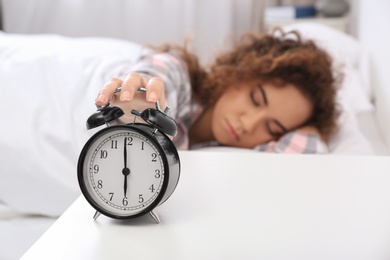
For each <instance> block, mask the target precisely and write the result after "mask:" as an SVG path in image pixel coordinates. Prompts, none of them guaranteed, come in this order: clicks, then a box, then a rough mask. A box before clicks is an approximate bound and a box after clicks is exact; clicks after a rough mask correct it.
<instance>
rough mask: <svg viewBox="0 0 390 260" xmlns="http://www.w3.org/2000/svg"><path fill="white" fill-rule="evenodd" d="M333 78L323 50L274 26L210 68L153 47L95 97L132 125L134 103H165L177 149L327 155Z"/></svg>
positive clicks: (177, 51)
mask: <svg viewBox="0 0 390 260" xmlns="http://www.w3.org/2000/svg"><path fill="white" fill-rule="evenodd" d="M335 75H336V74H335V73H333V71H332V60H331V58H330V56H329V55H328V54H327V53H326V52H325V51H324V50H322V49H320V48H319V47H318V46H317V45H316V44H315V43H314V42H312V41H303V40H302V39H301V37H300V35H299V34H298V33H297V32H295V31H292V32H288V33H285V32H283V31H282V30H280V29H278V30H275V31H273V32H272V33H270V34H260V35H254V34H247V35H244V36H243V37H242V38H241V40H240V41H239V42H237V43H236V45H235V46H234V48H232V49H231V50H230V51H228V52H225V53H222V54H221V55H219V56H218V57H216V59H215V61H214V63H213V64H211V66H209V67H207V68H203V67H201V66H200V64H199V61H198V58H197V57H196V56H195V55H194V54H192V53H190V52H189V51H188V50H187V49H186V48H184V47H183V48H182V47H177V46H172V45H165V46H161V47H159V48H155V49H154V50H153V51H152V52H150V53H148V54H146V55H144V56H142V57H141V58H140V59H139V61H138V62H137V63H136V64H134V66H133V67H132V69H131V71H130V72H129V73H128V74H127V75H126V76H124V77H123V78H113V79H112V80H110V81H109V82H107V83H106V84H105V85H104V86H103V88H102V89H101V91H100V92H99V94H98V96H97V98H96V101H95V102H96V105H98V106H104V105H105V104H107V103H108V102H109V100H111V104H113V105H116V106H119V107H121V108H122V109H123V110H124V111H125V115H124V116H123V117H122V118H121V121H122V123H130V122H131V119H130V118H131V114H130V110H131V108H133V106H134V104H133V102H131V101H133V100H142V102H144V103H145V102H156V101H157V100H158V101H159V103H160V105H161V107H162V108H164V107H165V106H169V107H170V109H171V116H172V117H173V118H174V119H175V120H176V122H177V124H178V129H179V131H178V134H177V135H176V136H175V137H174V139H173V141H174V143H175V145H176V146H177V148H178V149H182V150H183V149H194V148H198V147H205V146H216V145H218V146H230V147H240V148H250V149H256V150H259V151H266V152H275V153H327V151H328V149H327V146H326V141H327V140H328V138H329V137H330V136H331V134H332V133H333V131H334V130H335V129H336V119H337V117H338V115H339V111H338V107H337V104H336V92H337V85H338V82H339V81H338V80H337V77H336V76H335ZM140 87H143V88H146V96H145V95H140V94H139V92H137V90H138V88H140ZM117 88H121V91H120V92H119V93H117V94H114V92H115V90H116V89H117ZM145 99H146V101H145ZM150 104H151V103H149V106H150Z"/></svg>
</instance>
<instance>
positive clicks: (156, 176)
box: [154, 169, 161, 179]
mask: <svg viewBox="0 0 390 260" xmlns="http://www.w3.org/2000/svg"><path fill="white" fill-rule="evenodd" d="M154 172H155V173H156V174H155V175H154V177H155V178H156V179H158V178H160V177H161V174H160V170H159V169H156V170H155V171H154Z"/></svg>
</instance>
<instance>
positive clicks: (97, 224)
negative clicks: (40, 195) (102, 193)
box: [22, 151, 390, 260]
mask: <svg viewBox="0 0 390 260" xmlns="http://www.w3.org/2000/svg"><path fill="white" fill-rule="evenodd" d="M180 158H181V163H182V171H181V179H180V181H179V185H178V187H177V189H176V191H175V192H174V193H173V195H172V197H171V198H170V199H169V200H168V201H166V202H165V203H164V204H163V205H161V206H160V207H158V208H157V209H156V211H157V213H158V214H159V216H160V219H161V223H160V224H156V223H155V222H154V221H153V219H152V218H151V217H150V216H149V215H145V216H143V217H141V218H139V219H135V220H125V221H123V220H114V219H110V218H107V217H105V216H103V215H102V216H100V217H99V218H98V219H97V220H96V221H94V220H93V218H92V217H93V214H94V209H93V208H92V207H91V206H90V205H89V204H88V203H87V202H86V200H85V199H84V198H83V197H80V198H79V199H78V200H76V201H75V203H74V204H73V205H72V206H71V207H70V208H69V209H68V210H67V211H66V212H65V213H64V214H63V215H62V216H61V217H60V218H59V219H58V221H57V222H56V223H55V224H54V225H53V226H52V227H51V228H50V229H49V230H48V231H47V232H46V233H45V234H44V235H43V236H42V237H41V238H40V239H39V240H38V241H37V242H36V243H35V244H34V245H33V247H32V248H30V250H29V251H27V252H26V254H25V255H24V256H23V258H22V259H23V260H27V259H34V260H35V259H40V260H41V259H72V260H77V259H82V260H88V259H93V260H98V259H115V260H117V259H224V260H225V259H267V260H272V259H289V260H294V259H299V260H303V259H310V260H312V259H316V260H321V259H332V260H335V259H343V260H345V259H354V260H360V259H367V260H376V259H390V157H380V156H366V157H363V156H362V157H360V156H330V155H327V156H321V155H279V154H261V153H235V152H205V151H202V152H193V151H192V152H181V153H180Z"/></svg>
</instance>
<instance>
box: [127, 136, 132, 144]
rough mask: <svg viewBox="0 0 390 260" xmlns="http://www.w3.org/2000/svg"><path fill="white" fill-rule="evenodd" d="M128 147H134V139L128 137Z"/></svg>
mask: <svg viewBox="0 0 390 260" xmlns="http://www.w3.org/2000/svg"><path fill="white" fill-rule="evenodd" d="M127 145H133V137H131V136H129V137H127Z"/></svg>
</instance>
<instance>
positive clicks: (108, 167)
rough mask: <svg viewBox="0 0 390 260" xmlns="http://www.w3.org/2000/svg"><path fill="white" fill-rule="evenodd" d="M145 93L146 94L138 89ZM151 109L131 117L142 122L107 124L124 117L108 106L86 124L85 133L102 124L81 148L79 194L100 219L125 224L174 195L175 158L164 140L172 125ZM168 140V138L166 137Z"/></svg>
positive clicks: (174, 127)
mask: <svg viewBox="0 0 390 260" xmlns="http://www.w3.org/2000/svg"><path fill="white" fill-rule="evenodd" d="M140 90H141V91H145V89H140ZM167 111H168V109H166V110H164V111H162V110H161V109H160V107H159V105H158V102H157V103H156V108H147V109H145V110H144V111H142V112H141V111H137V110H134V109H133V110H132V111H131V113H132V114H133V115H135V116H137V117H140V118H142V119H143V121H144V123H135V122H134V123H131V124H126V125H123V124H122V125H120V124H118V125H110V122H112V121H114V120H115V119H118V118H119V117H121V116H122V115H124V112H123V111H122V109H121V108H119V107H115V106H110V104H109V103H108V104H107V105H106V106H104V107H98V110H97V111H96V112H95V113H94V114H93V115H91V116H90V117H89V118H88V120H87V129H92V128H95V127H98V126H101V125H104V124H106V125H107V126H108V127H106V128H103V129H102V130H100V131H98V132H97V133H95V134H94V135H93V136H92V137H91V138H90V139H89V140H88V141H87V143H86V144H85V145H84V147H83V149H82V151H81V153H80V156H79V160H78V166H77V177H78V182H79V186H80V189H81V191H82V194H83V195H84V197H85V198H86V200H87V201H88V202H89V204H90V205H91V206H92V207H94V208H95V209H96V213H95V215H94V219H95V220H96V219H97V218H98V216H100V214H103V215H106V216H108V217H111V218H116V219H129V218H136V217H139V216H142V215H144V214H146V213H149V214H150V215H151V216H152V217H153V219H154V220H155V221H156V222H157V223H159V222H160V220H159V217H158V215H157V214H156V213H155V212H154V211H153V210H154V209H155V208H156V207H157V206H159V205H161V204H162V203H164V202H165V201H166V200H167V199H168V198H169V197H170V196H171V195H172V193H173V192H174V190H175V188H176V186H177V184H178V181H179V177H180V159H179V155H178V152H177V150H176V147H175V145H174V144H173V142H172V141H171V138H170V137H169V136H175V135H176V133H177V125H176V122H175V121H174V120H173V119H172V118H171V117H169V116H168V115H167V114H168V113H167ZM168 135H169V136H168Z"/></svg>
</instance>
